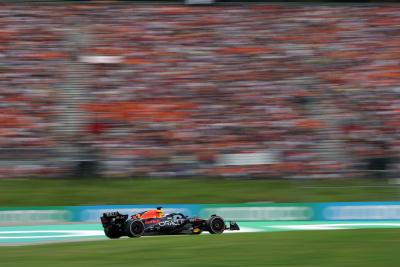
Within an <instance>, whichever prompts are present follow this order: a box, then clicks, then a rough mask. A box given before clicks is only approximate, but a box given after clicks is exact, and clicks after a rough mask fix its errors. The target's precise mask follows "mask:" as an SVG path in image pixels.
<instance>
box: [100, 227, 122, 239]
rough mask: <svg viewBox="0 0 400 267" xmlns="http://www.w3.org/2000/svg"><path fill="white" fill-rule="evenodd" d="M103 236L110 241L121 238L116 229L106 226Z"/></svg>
mask: <svg viewBox="0 0 400 267" xmlns="http://www.w3.org/2000/svg"><path fill="white" fill-rule="evenodd" d="M104 234H105V235H106V236H107V237H108V238H110V239H117V238H120V237H121V233H120V231H119V230H118V228H116V227H113V226H112V225H111V226H107V227H105V228H104Z"/></svg>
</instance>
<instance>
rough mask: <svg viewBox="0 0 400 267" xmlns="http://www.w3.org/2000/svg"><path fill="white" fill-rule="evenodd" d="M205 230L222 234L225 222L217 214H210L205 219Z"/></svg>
mask: <svg viewBox="0 0 400 267" xmlns="http://www.w3.org/2000/svg"><path fill="white" fill-rule="evenodd" d="M207 230H208V231H209V232H210V234H222V233H223V232H224V230H225V222H224V219H222V218H221V217H219V216H211V218H210V219H208V221H207Z"/></svg>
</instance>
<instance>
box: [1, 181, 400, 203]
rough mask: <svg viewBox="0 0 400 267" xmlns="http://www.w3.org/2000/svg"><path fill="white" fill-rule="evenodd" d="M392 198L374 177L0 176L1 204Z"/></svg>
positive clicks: (391, 190)
mask: <svg viewBox="0 0 400 267" xmlns="http://www.w3.org/2000/svg"><path fill="white" fill-rule="evenodd" d="M395 200H400V187H399V186H389V185H388V184H387V183H385V182H384V181H378V180H339V181H329V180H324V181H284V180H223V179H192V180H191V179H125V180H124V179H93V180H49V179H29V180H0V206H1V207H10V206H34V205H44V206H48V205H86V204H88V205H91V204H146V203H149V204H153V203H154V204H157V203H162V204H171V203H172V204H173V203H176V204H179V203H241V202H258V201H274V202H330V201H395Z"/></svg>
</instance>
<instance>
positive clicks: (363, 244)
mask: <svg viewBox="0 0 400 267" xmlns="http://www.w3.org/2000/svg"><path fill="white" fill-rule="evenodd" d="M399 233H400V231H399V230H398V229H397V230H396V229H385V230H340V231H307V232H278V233H248V234H226V235H221V236H214V235H200V236H170V237H168V236H164V237H150V238H139V239H120V240H106V241H91V242H80V243H62V244H51V245H37V246H27V247H0V260H1V266H2V267H19V266H21V267H26V266H30V267H36V266H38V267H39V266H40V267H46V266H49V267H54V266H57V267H63V266H68V267H80V266H82V267H87V266H97V267H99V266H141V267H146V266H149V267H156V266H163V267H168V266H174V267H176V266H193V267H197V266H198V267H204V266H229V267H234V266H241V267H242V266H271V267H272V266H274V267H275V266H276V267H278V266H279V267H285V266H288V267H289V266H304V267H331V266H332V267H333V266H338V267H343V266H352V267H356V266H360V267H369V266H370V267H376V266H385V267H391V266H393V267H397V266H400V257H399V250H400V239H399V238H398V237H399Z"/></svg>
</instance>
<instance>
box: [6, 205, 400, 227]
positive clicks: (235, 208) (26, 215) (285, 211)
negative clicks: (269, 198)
mask: <svg viewBox="0 0 400 267" xmlns="http://www.w3.org/2000/svg"><path fill="white" fill-rule="evenodd" d="M158 206H162V207H163V208H164V210H165V212H166V213H172V212H180V213H183V214H185V215H187V216H201V217H205V218H206V217H208V216H210V215H212V214H218V215H220V216H222V217H223V218H225V219H226V220H236V221H349V220H351V221H377V220H379V221H382V220H400V202H332V203H261V204H260V203H246V204H181V205H179V204H168V205H160V204H148V205H104V206H101V205H97V206H48V207H18V208H0V225H18V224H20V225H29V224H59V223H74V222H86V223H94V222H98V221H99V217H100V216H101V215H102V214H103V213H104V212H107V211H119V212H121V213H125V214H130V215H131V214H135V213H138V212H141V211H144V210H147V209H154V208H155V207H158Z"/></svg>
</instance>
